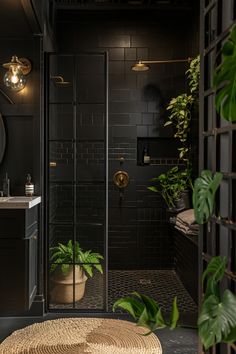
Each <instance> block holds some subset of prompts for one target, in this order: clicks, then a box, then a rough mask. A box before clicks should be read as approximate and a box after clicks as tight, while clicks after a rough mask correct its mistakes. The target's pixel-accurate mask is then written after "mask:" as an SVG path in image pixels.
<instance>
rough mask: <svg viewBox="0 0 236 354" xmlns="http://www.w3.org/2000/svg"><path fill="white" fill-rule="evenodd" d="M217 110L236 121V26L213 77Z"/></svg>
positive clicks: (226, 43)
mask: <svg viewBox="0 0 236 354" xmlns="http://www.w3.org/2000/svg"><path fill="white" fill-rule="evenodd" d="M213 86H214V87H215V89H216V91H217V93H216V99H215V104H216V110H217V112H218V113H219V114H220V115H221V117H222V118H224V119H226V120H228V121H231V122H233V121H236V26H234V27H233V29H232V31H231V34H230V36H229V38H228V40H227V41H226V42H225V44H224V46H223V48H222V63H221V64H220V65H219V66H218V67H217V68H216V70H215V73H214V78H213Z"/></svg>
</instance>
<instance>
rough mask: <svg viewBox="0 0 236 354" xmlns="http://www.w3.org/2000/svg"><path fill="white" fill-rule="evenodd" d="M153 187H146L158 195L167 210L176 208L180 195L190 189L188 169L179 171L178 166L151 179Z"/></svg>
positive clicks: (190, 182)
mask: <svg viewBox="0 0 236 354" xmlns="http://www.w3.org/2000/svg"><path fill="white" fill-rule="evenodd" d="M151 181H152V182H155V185H154V186H150V187H148V189H149V190H150V191H152V192H157V193H160V194H161V195H162V197H163V199H164V200H165V202H166V205H167V207H168V208H169V209H171V208H176V203H177V201H178V200H179V199H180V198H181V193H182V192H183V191H185V190H187V189H188V188H189V187H191V188H192V181H191V172H190V170H189V169H185V170H179V168H178V166H175V167H173V168H172V169H170V170H169V171H167V172H166V173H162V174H161V175H159V176H158V177H155V178H152V180H151Z"/></svg>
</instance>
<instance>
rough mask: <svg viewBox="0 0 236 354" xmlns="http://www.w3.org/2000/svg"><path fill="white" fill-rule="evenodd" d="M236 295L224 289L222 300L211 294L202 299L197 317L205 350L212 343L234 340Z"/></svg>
mask: <svg viewBox="0 0 236 354" xmlns="http://www.w3.org/2000/svg"><path fill="white" fill-rule="evenodd" d="M235 328H236V296H235V295H234V294H233V293H232V292H231V291H230V290H228V289H227V290H225V292H224V295H223V298H222V300H220V299H219V298H218V297H217V296H215V295H211V296H209V297H208V298H207V300H206V301H204V303H203V305H202V309H201V312H200V315H199V318H198V330H199V336H200V338H201V341H202V343H203V345H204V347H205V349H206V350H207V349H208V348H210V347H211V346H213V345H214V344H217V343H220V342H224V341H226V342H228V341H234V340H235Z"/></svg>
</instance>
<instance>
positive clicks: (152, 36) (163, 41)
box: [58, 15, 196, 269]
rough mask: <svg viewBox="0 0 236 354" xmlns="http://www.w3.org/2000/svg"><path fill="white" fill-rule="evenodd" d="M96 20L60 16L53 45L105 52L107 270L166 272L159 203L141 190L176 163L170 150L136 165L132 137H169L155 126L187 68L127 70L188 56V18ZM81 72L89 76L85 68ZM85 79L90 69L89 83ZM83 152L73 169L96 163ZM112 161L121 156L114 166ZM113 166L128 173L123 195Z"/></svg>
mask: <svg viewBox="0 0 236 354" xmlns="http://www.w3.org/2000/svg"><path fill="white" fill-rule="evenodd" d="M99 16H100V15H97V19H96V20H95V19H94V17H93V18H89V15H87V16H86V15H85V16H84V17H83V18H82V17H81V18H80V21H78V22H76V23H70V24H69V25H68V23H67V21H68V19H66V18H64V20H60V21H62V22H59V25H58V38H59V41H58V43H59V51H60V52H77V51H79V52H83V51H101V52H102V51H108V55H109V147H108V148H109V156H108V157H109V236H108V238H109V267H110V268H111V269H158V268H160V269H161V268H172V267H173V266H174V258H173V250H174V244H173V240H172V238H171V236H170V235H169V233H168V224H167V218H166V212H165V205H164V202H163V200H162V198H161V197H160V196H159V195H158V194H156V193H152V192H150V191H148V190H147V186H148V185H149V183H150V182H149V181H150V179H151V178H152V177H154V176H156V175H158V174H160V173H162V172H164V171H166V170H168V169H169V168H171V167H173V165H175V164H176V163H178V160H177V159H176V151H173V156H172V152H171V151H168V154H166V156H165V153H163V155H162V156H159V155H157V156H158V159H156V160H153V161H152V162H153V164H155V166H154V165H153V166H137V138H138V137H144V138H157V137H160V136H161V137H168V136H171V135H172V131H171V129H167V128H163V124H164V121H165V117H166V110H165V107H166V104H167V103H168V102H169V100H170V98H171V97H174V96H176V95H177V94H180V93H182V92H184V91H185V90H186V82H185V78H184V73H185V71H186V69H187V65H186V64H166V65H151V66H150V67H151V69H150V70H149V71H148V72H145V73H135V72H133V71H132V70H131V66H132V65H133V64H134V63H135V62H136V61H137V60H141V59H143V60H145V59H146V60H155V59H173V58H186V57H189V56H193V55H196V53H193V47H194V46H193V44H192V43H191V35H190V34H189V31H191V29H192V24H191V21H192V20H191V19H190V18H189V19H188V18H186V17H183V18H180V17H178V19H176V20H175V19H173V18H172V19H171V21H170V20H169V19H168V18H165V17H163V18H160V17H158V19H154V20H153V19H151V20H150V19H149V18H145V15H144V16H143V18H142V19H141V18H140V17H139V20H136V19H135V17H134V18H132V19H131V18H130V19H129V20H127V19H125V18H123V19H122V17H120V18H118V17H115V18H112V16H111V17H103V16H102V15H101V18H99ZM63 21H65V22H63ZM69 22H70V20H69ZM69 39H71V41H70V40H69ZM195 47H196V46H195ZM86 74H87V75H89V72H87V69H86ZM93 75H94V73H93V72H92V68H91V78H93ZM91 78H90V79H89V82H91ZM84 118H85V120H84ZM87 118H88V120H89V119H90V118H89V117H86V116H84V117H83V116H81V117H80V121H81V122H82V124H81V126H80V127H79V128H78V130H79V131H81V129H82V128H83V127H84V126H85V125H86V124H88V123H86V122H87V121H86V119H87ZM98 125H99V124H98ZM98 125H97V126H98ZM101 126H102V125H101ZM86 129H87V131H88V127H85V130H86ZM83 134H84V132H83V131H82V133H81V136H82V135H83ZM91 134H92V137H91V138H93V137H95V135H97V136H100V134H102V133H101V132H100V131H99V129H97V127H96V129H94V130H93V129H91ZM83 149H84V147H82V146H81V151H80V152H79V158H81V164H83V159H87V161H89V160H90V159H91V160H93V161H94V160H96V159H98V161H99V160H100V159H102V156H100V157H99V156H98V155H99V151H98V152H96V153H95V152H94V147H92V146H91V147H90V148H89V147H88V151H86V152H84V150H83ZM89 149H91V150H90V151H89ZM120 157H124V158H125V161H124V163H123V164H122V165H121V164H120V161H119V158H120ZM155 157H156V156H155ZM87 163H88V162H87ZM81 166H82V165H81ZM119 169H124V170H126V171H127V172H128V173H129V175H130V183H129V185H128V187H127V189H126V190H125V192H124V194H123V196H120V193H119V191H118V189H117V188H116V187H115V186H114V185H113V180H112V179H113V174H114V172H116V171H117V170H119Z"/></svg>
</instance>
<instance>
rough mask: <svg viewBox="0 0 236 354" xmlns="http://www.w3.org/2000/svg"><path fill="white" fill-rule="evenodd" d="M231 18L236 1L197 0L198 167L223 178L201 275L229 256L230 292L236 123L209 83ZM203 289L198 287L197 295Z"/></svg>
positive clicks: (205, 230) (204, 241)
mask: <svg viewBox="0 0 236 354" xmlns="http://www.w3.org/2000/svg"><path fill="white" fill-rule="evenodd" d="M235 19H236V1H235V0H201V36H200V38H201V82H200V141H199V152H200V168H199V169H200V171H201V170H203V169H209V170H211V171H213V172H216V171H221V172H222V173H223V175H224V178H223V181H222V183H221V187H220V190H219V193H218V195H217V198H216V209H215V216H213V217H212V218H211V220H210V222H209V223H208V225H204V226H203V227H202V228H201V234H200V242H199V246H200V247H199V274H202V271H203V270H204V269H205V267H206V265H207V263H208V262H209V260H210V259H211V257H212V256H215V255H222V256H227V258H228V260H229V268H228V271H227V272H226V274H225V277H224V281H223V288H226V287H227V288H229V289H231V290H232V291H233V292H235V290H236V287H235V284H236V283H235V282H236V123H234V124H231V123H229V122H227V121H225V120H224V119H221V118H220V117H219V115H218V114H217V113H216V110H215V105H214V99H215V92H214V90H213V89H212V87H211V86H212V76H213V70H214V67H215V65H216V64H219V63H220V61H221V55H219V54H218V53H219V51H220V49H221V48H222V44H223V43H224V41H225V38H226V37H227V35H228V33H229V31H230V29H231V27H232V25H233V24H234V22H235ZM219 215H220V216H221V218H218V216H219ZM202 292H203V289H201V285H200V292H199V294H200V298H201V297H202ZM199 352H201V349H200V350H199ZM208 353H212V354H218V353H220V354H222V353H224V354H225V353H227V354H232V353H236V345H233V344H232V345H226V344H220V345H217V346H216V347H214V348H213V349H211V350H209V351H208Z"/></svg>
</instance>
